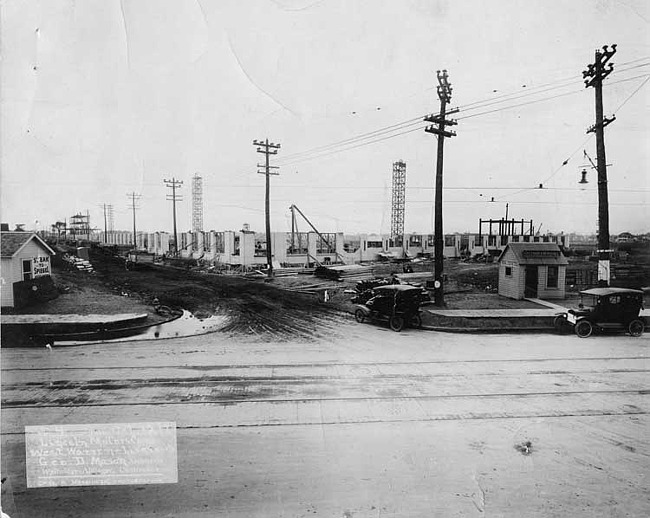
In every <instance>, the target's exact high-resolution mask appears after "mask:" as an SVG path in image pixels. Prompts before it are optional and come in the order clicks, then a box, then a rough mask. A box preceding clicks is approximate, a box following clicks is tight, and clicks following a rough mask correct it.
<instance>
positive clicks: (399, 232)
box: [390, 160, 406, 246]
mask: <svg viewBox="0 0 650 518" xmlns="http://www.w3.org/2000/svg"><path fill="white" fill-rule="evenodd" d="M405 205H406V163H404V162H402V161H401V160H400V161H399V162H394V163H393V203H392V205H391V214H390V237H391V238H392V239H399V238H402V246H404V242H403V241H404V208H405Z"/></svg>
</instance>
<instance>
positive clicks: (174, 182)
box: [163, 177, 183, 256]
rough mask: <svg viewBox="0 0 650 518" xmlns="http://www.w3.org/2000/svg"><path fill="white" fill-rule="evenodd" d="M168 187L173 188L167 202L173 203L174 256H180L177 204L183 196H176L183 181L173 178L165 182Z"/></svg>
mask: <svg viewBox="0 0 650 518" xmlns="http://www.w3.org/2000/svg"><path fill="white" fill-rule="evenodd" d="M163 182H164V183H165V185H166V186H167V187H171V189H172V193H171V194H168V195H167V201H171V202H172V210H173V213H174V214H173V215H174V255H176V256H177V255H178V232H177V231H176V202H177V201H183V197H182V195H181V194H176V189H180V187H181V186H182V185H183V181H182V180H177V179H176V178H173V177H172V179H171V180H163Z"/></svg>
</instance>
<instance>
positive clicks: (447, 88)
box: [424, 70, 458, 306]
mask: <svg viewBox="0 0 650 518" xmlns="http://www.w3.org/2000/svg"><path fill="white" fill-rule="evenodd" d="M437 75H438V88H437V90H438V98H439V99H440V113H439V114H438V115H429V116H427V117H425V118H424V120H425V121H426V122H432V123H433V124H432V125H431V126H428V127H426V128H425V129H424V131H426V132H427V133H433V134H434V135H436V137H438V159H437V163H436V197H435V221H434V229H433V239H434V241H433V251H434V272H433V278H434V291H433V298H434V303H435V305H436V306H444V305H445V300H444V287H443V275H442V271H443V259H444V258H443V254H444V239H445V236H444V234H443V230H442V164H443V155H444V145H445V137H455V136H456V133H455V132H453V131H448V130H446V129H445V126H452V125H455V124H457V122H456V121H455V120H451V119H446V118H445V117H446V116H447V115H448V114H452V113H457V112H458V108H456V109H454V110H450V111H449V112H448V111H447V104H449V102H450V101H451V91H452V88H451V85H450V84H449V82H448V80H447V79H448V76H447V71H446V70H443V71H442V73H441V72H440V70H438V72H437ZM434 125H437V127H436V126H434Z"/></svg>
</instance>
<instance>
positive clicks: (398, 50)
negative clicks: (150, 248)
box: [0, 0, 650, 234]
mask: <svg viewBox="0 0 650 518" xmlns="http://www.w3.org/2000/svg"><path fill="white" fill-rule="evenodd" d="M0 9H1V40H0V43H1V52H2V61H1V63H0V67H1V68H0V72H1V76H0V77H1V79H0V88H1V90H0V99H1V106H0V108H1V111H0V159H1V160H0V175H1V176H0V187H1V191H0V203H1V205H0V218H1V220H2V222H7V223H9V224H10V225H11V226H12V227H13V225H15V224H18V223H23V224H25V228H26V229H30V230H31V229H35V230H42V229H49V228H50V227H51V225H52V224H54V223H55V222H56V221H63V220H64V219H66V218H67V219H68V220H69V218H70V217H71V216H72V215H74V214H77V213H82V214H86V213H89V214H90V220H91V225H92V226H93V227H97V228H99V229H101V230H103V229H104V216H103V214H104V206H105V205H111V206H112V207H113V214H114V216H113V218H114V221H113V226H114V228H115V229H125V230H129V229H132V228H133V211H132V206H131V202H130V200H131V198H129V196H128V195H130V194H132V193H136V194H138V195H139V198H138V202H137V204H136V207H137V210H136V211H135V219H136V227H137V229H138V230H146V231H168V232H171V231H172V228H173V227H172V203H171V202H170V201H168V200H167V199H166V197H167V195H168V194H170V192H171V189H169V188H168V187H166V184H165V183H164V180H165V179H167V180H171V179H176V180H179V181H182V182H183V184H182V186H181V188H180V190H179V191H178V193H179V194H181V195H182V201H180V203H178V204H177V218H178V230H179V231H184V230H190V229H191V228H192V203H191V200H192V189H191V186H192V177H193V176H194V175H197V174H198V175H199V176H201V178H202V183H203V228H204V230H218V231H221V230H239V229H241V228H242V226H243V225H244V224H245V223H247V224H248V225H250V228H251V229H252V230H255V231H259V232H263V231H264V195H265V192H264V191H265V187H264V185H265V178H264V176H263V175H261V174H258V167H257V164H263V163H264V155H262V154H259V153H257V152H256V149H257V148H256V147H255V146H254V145H253V141H254V140H256V139H257V140H265V139H269V141H270V142H273V143H279V144H280V145H281V148H280V149H279V150H278V154H277V155H275V156H272V157H271V164H272V165H276V166H278V167H279V169H275V170H274V172H277V173H278V175H277V176H272V177H271V189H270V197H271V229H272V231H287V230H290V229H291V217H290V211H289V207H290V206H291V205H292V204H293V205H296V206H297V207H298V208H299V209H300V210H301V211H302V212H303V213H304V214H305V216H307V218H308V219H309V220H310V221H311V223H313V224H314V226H315V227H316V228H318V230H319V231H321V232H345V233H346V234H351V233H359V232H361V233H389V232H390V229H391V189H392V171H393V163H394V162H396V161H398V160H403V161H404V162H406V207H405V218H404V219H405V224H404V230H405V231H406V232H417V233H433V226H434V203H433V200H434V189H433V186H434V184H435V170H436V149H437V141H436V138H435V136H434V135H432V134H430V133H426V132H425V131H424V127H425V126H426V123H425V122H423V120H422V119H423V117H424V116H426V115H427V114H435V113H438V111H439V109H440V102H439V100H438V97H437V94H436V88H435V87H436V85H437V75H436V74H437V71H438V70H443V69H444V70H447V71H448V75H449V82H450V84H451V85H452V88H453V91H452V98H451V103H450V104H449V105H448V110H449V109H452V108H458V109H459V111H458V113H456V114H454V115H453V118H455V119H457V121H458V124H457V125H456V126H454V127H453V130H454V131H455V132H456V133H457V135H456V136H455V137H453V138H448V139H445V142H444V146H445V147H444V176H443V177H444V180H443V182H444V189H443V200H444V201H443V210H444V231H445V232H446V233H450V232H466V231H469V232H477V231H478V226H479V218H482V219H489V218H492V219H498V218H501V217H503V216H505V214H506V211H508V217H509V218H515V219H518V220H520V219H525V220H532V221H533V222H534V227H535V229H536V230H538V231H540V232H542V233H544V232H565V233H568V232H578V233H595V232H596V231H597V227H598V221H597V220H598V208H597V204H598V192H597V178H596V171H595V170H594V169H593V168H592V167H591V165H590V162H589V158H591V159H592V160H593V161H594V162H595V160H596V150H595V148H596V145H595V138H594V134H593V133H590V134H587V133H586V130H587V129H588V128H589V127H590V126H591V125H592V124H594V121H595V109H594V89H593V88H585V86H584V83H583V79H582V71H583V70H585V69H586V68H587V65H588V64H590V63H593V61H594V52H595V50H596V49H597V48H602V46H603V45H610V46H611V45H612V44H616V45H617V49H616V53H615V54H614V56H613V57H612V59H611V62H612V63H613V64H614V71H613V72H612V73H611V74H610V75H609V76H608V77H607V79H605V85H604V88H603V100H604V112H605V115H607V116H611V115H615V116H616V120H615V121H614V122H613V123H611V124H610V125H609V126H608V127H607V128H606V130H605V145H606V153H607V164H608V193H609V214H610V233H611V234H617V233H620V232H624V231H629V232H633V233H645V232H650V167H649V166H650V144H649V143H650V85H648V82H649V79H650V30H649V29H650V26H649V25H650V3H649V2H647V1H645V0H618V1H615V0H572V1H571V2H566V1H562V0H491V1H487V2H486V1H479V0H400V1H386V0H367V1H361V0H359V1H357V0H321V1H318V0H250V1H247V2H240V1H237V0H219V1H209V0H121V1H120V0H83V1H79V0H47V1H46V0H42V1H37V0H30V1H26V0H5V1H4V2H2V3H1V4H0ZM610 49H611V47H610ZM563 164H564V165H563ZM585 168H586V169H587V179H588V181H589V183H588V184H584V185H581V184H579V183H578V181H579V180H580V178H581V171H582V170H583V169H585ZM540 184H541V185H542V188H541V189H540V188H539V185H540ZM298 229H299V230H301V231H306V230H308V227H307V224H306V223H305V222H304V221H303V220H299V221H298Z"/></svg>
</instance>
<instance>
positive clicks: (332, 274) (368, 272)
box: [314, 264, 374, 281]
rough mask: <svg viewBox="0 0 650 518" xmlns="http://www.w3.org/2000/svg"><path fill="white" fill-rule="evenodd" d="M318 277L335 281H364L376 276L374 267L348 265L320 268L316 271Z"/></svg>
mask: <svg viewBox="0 0 650 518" xmlns="http://www.w3.org/2000/svg"><path fill="white" fill-rule="evenodd" d="M314 275H315V276H316V277H320V278H322V279H330V280H334V281H344V280H345V281H362V280H366V279H371V278H372V277H373V276H374V272H373V268H372V266H363V265H360V264H346V265H343V266H318V267H317V268H316V270H315V271H314Z"/></svg>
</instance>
